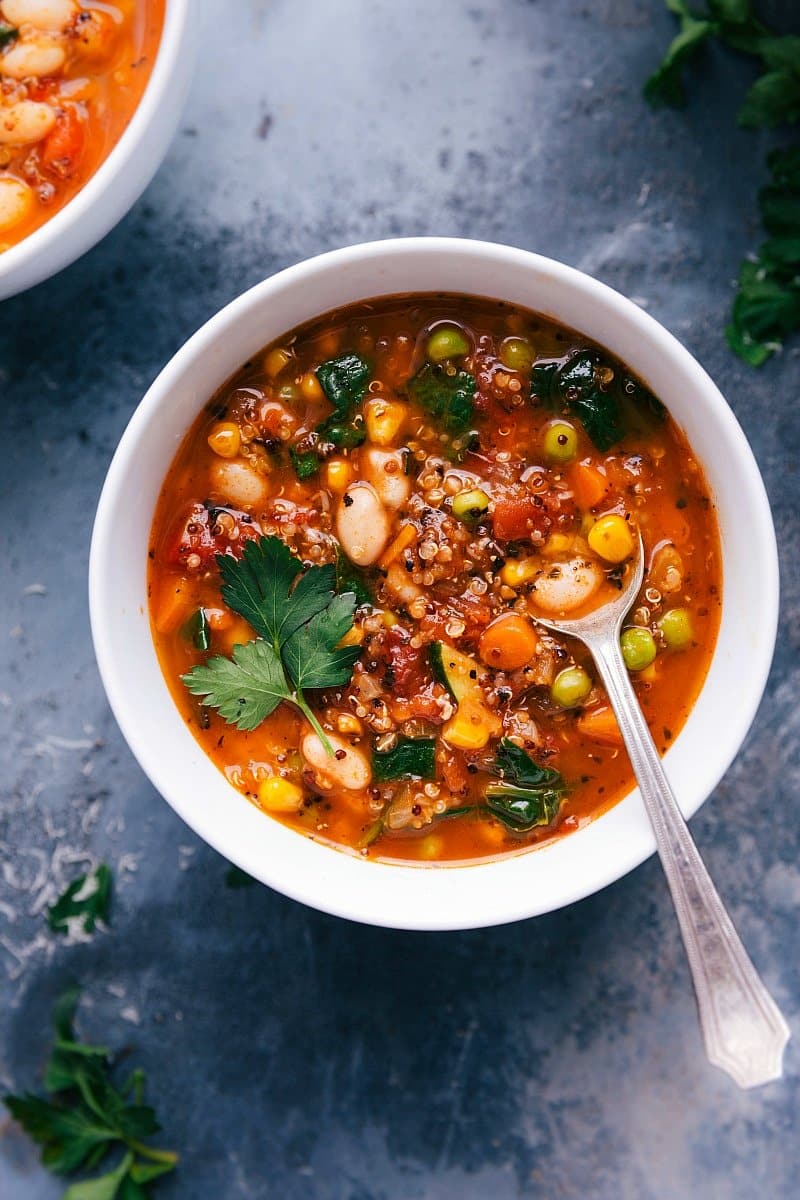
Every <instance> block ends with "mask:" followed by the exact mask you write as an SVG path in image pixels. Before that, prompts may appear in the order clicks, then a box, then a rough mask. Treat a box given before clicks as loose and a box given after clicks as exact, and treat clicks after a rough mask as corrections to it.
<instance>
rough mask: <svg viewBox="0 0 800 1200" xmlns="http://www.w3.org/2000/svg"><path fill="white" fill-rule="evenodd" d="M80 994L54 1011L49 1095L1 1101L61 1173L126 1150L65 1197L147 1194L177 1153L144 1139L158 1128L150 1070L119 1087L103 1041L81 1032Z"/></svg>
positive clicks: (142, 1199)
mask: <svg viewBox="0 0 800 1200" xmlns="http://www.w3.org/2000/svg"><path fill="white" fill-rule="evenodd" d="M78 998H79V992H78V990H77V988H73V989H70V991H68V992H66V993H65V994H64V995H63V996H62V997H61V998H60V1000H59V1001H58V1002H57V1004H56V1006H55V1010H54V1013H53V1024H54V1026H55V1034H56V1036H55V1043H54V1046H53V1052H52V1054H51V1057H50V1061H49V1062H48V1064H47V1067H46V1069H45V1075H44V1086H45V1090H46V1091H47V1092H48V1094H49V1097H50V1098H49V1099H45V1098H44V1097H42V1096H35V1095H33V1094H32V1093H30V1092H26V1093H24V1094H23V1095H20V1096H4V1097H3V1103H4V1104H5V1106H6V1108H7V1109H8V1111H9V1112H10V1113H11V1115H12V1117H13V1118H14V1120H15V1121H18V1122H19V1124H20V1125H21V1126H22V1128H23V1129H24V1130H25V1132H26V1133H27V1134H28V1135H29V1137H31V1138H32V1139H33V1141H34V1142H36V1143H37V1145H39V1146H41V1150H42V1162H43V1163H44V1165H45V1166H46V1167H47V1168H48V1169H49V1170H50V1171H53V1172H54V1173H55V1174H57V1175H72V1174H74V1173H75V1172H77V1171H82V1170H85V1171H91V1170H93V1169H94V1168H95V1167H97V1166H99V1165H100V1163H101V1162H102V1161H103V1160H104V1159H105V1158H106V1155H108V1154H109V1153H112V1152H113V1151H114V1150H117V1149H120V1150H121V1151H122V1157H121V1158H120V1159H119V1161H118V1162H117V1163H116V1164H115V1165H114V1166H113V1167H111V1168H110V1169H109V1170H108V1171H106V1173H105V1174H102V1175H94V1176H92V1177H91V1178H89V1179H86V1180H83V1181H81V1182H79V1183H74V1184H73V1185H72V1186H71V1187H69V1188H67V1190H66V1192H65V1193H64V1196H63V1200H148V1197H149V1195H150V1192H149V1184H151V1183H152V1182H153V1181H154V1180H155V1179H157V1178H158V1177H159V1176H160V1175H165V1174H166V1173H167V1172H168V1171H172V1170H173V1169H174V1167H175V1165H176V1164H177V1161H178V1156H177V1154H173V1153H172V1151H170V1150H160V1149H157V1148H156V1147H154V1146H149V1145H147V1144H146V1143H145V1141H144V1139H145V1138H149V1137H151V1136H152V1135H153V1134H155V1133H158V1132H159V1129H160V1125H159V1124H158V1121H157V1120H156V1115H155V1112H154V1111H153V1109H152V1108H151V1107H150V1106H149V1105H147V1104H144V1103H143V1097H144V1083H145V1074H144V1071H141V1070H135V1071H133V1073H132V1074H131V1075H130V1077H129V1078H128V1080H127V1082H126V1083H124V1084H123V1085H122V1086H121V1087H117V1086H116V1085H115V1084H114V1082H113V1079H112V1064H111V1062H110V1061H109V1055H108V1051H107V1050H106V1049H105V1047H104V1046H89V1045H87V1044H86V1043H85V1042H81V1041H79V1040H78V1039H77V1038H76V1036H75V1032H74V1030H73V1025H72V1023H73V1020H74V1017H75V1010H76V1008H77V1005H78Z"/></svg>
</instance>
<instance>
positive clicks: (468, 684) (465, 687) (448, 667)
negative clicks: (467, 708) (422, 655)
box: [428, 642, 483, 704]
mask: <svg viewBox="0 0 800 1200" xmlns="http://www.w3.org/2000/svg"><path fill="white" fill-rule="evenodd" d="M428 655H429V658H430V664H431V670H432V671H433V677H434V679H435V680H436V682H437V683H441V685H442V687H446V688H447V690H448V692H449V693H450V695H451V696H452V697H453V699H454V700H455V702H456V704H460V702H461V701H462V700H466V699H467V697H474V698H475V699H476V700H478V701H479V702H480V703H481V704H482V703H483V692H482V691H481V688H480V684H479V683H478V675H479V674H480V668H479V667H478V664H477V663H476V662H475V659H474V658H470V656H469V655H468V654H462V653H461V651H460V650H455V649H454V648H453V647H452V646H446V645H445V643H444V642H432V643H431V645H430V648H429V651H428Z"/></svg>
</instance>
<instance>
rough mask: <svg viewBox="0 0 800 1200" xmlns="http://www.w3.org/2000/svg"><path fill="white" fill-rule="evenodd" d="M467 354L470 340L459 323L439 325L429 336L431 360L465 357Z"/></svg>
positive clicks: (429, 355)
mask: <svg viewBox="0 0 800 1200" xmlns="http://www.w3.org/2000/svg"><path fill="white" fill-rule="evenodd" d="M465 354H469V341H468V339H467V335H466V334H465V333H464V330H463V329H459V327H458V326H457V325H438V326H437V327H436V329H434V331H433V333H432V334H431V335H430V337H429V338H428V346H427V355H428V358H429V359H430V360H431V362H437V363H438V362H444V361H445V359H447V358H463V357H464V355H465Z"/></svg>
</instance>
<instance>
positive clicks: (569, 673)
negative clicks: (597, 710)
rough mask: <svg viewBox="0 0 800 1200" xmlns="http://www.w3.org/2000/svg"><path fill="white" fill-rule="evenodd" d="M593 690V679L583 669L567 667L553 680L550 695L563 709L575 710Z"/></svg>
mask: <svg viewBox="0 0 800 1200" xmlns="http://www.w3.org/2000/svg"><path fill="white" fill-rule="evenodd" d="M591 690H592V680H591V677H590V676H589V674H588V673H587V672H586V671H584V669H583V667H566V668H565V669H564V670H563V671H559V673H558V675H556V677H555V679H554V680H553V686H552V687H551V688H550V695H551V697H552V698H553V700H554V701H555V703H556V704H558V705H559V706H560V707H561V708H575V707H577V705H578V704H580V703H581V702H582V701H583V700H585V699H586V697H587V696H588V695H589V692H590V691H591Z"/></svg>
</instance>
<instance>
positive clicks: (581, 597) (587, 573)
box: [530, 558, 603, 613]
mask: <svg viewBox="0 0 800 1200" xmlns="http://www.w3.org/2000/svg"><path fill="white" fill-rule="evenodd" d="M602 581H603V573H602V571H601V570H600V568H599V567H598V566H597V565H596V563H593V562H591V561H590V560H589V559H586V558H571V559H570V560H569V561H568V562H561V563H558V562H557V563H552V564H551V565H549V566H548V567H546V568H545V570H544V571H543V572H542V574H541V575H539V576H538V578H537V579H536V582H535V583H534V585H533V588H532V589H531V596H530V599H531V603H532V606H533V611H534V612H535V610H536V609H537V608H538V609H541V610H542V611H543V612H548V613H568V612H572V611H573V610H574V609H576V608H580V606H581V605H582V604H585V603H586V602H587V600H590V599H591V598H592V596H593V595H594V593H595V592H596V591H597V589H598V588H599V587H600V584H601V583H602Z"/></svg>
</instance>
